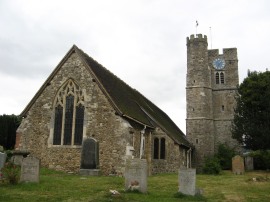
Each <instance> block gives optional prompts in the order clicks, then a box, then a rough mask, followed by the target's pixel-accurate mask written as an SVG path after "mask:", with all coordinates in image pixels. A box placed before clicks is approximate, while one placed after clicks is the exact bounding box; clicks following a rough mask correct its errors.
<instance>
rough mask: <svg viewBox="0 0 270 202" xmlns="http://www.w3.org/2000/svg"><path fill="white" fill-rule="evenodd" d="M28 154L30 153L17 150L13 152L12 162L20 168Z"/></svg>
mask: <svg viewBox="0 0 270 202" xmlns="http://www.w3.org/2000/svg"><path fill="white" fill-rule="evenodd" d="M28 154H29V152H27V151H21V150H15V151H13V152H12V157H11V162H13V163H14V164H15V165H19V166H20V165H21V164H22V160H23V159H24V158H25V157H27V155H28Z"/></svg>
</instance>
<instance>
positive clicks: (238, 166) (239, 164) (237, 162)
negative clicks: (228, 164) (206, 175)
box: [232, 155, 245, 175]
mask: <svg viewBox="0 0 270 202" xmlns="http://www.w3.org/2000/svg"><path fill="white" fill-rule="evenodd" d="M232 172H233V173H234V174H236V175H242V174H244V172H245V166H244V159H243V157H241V156H239V155H237V156H235V157H233V158H232Z"/></svg>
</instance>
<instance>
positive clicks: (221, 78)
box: [220, 72, 224, 84]
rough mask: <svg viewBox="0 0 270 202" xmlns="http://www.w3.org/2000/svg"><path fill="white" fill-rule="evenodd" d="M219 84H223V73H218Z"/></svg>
mask: <svg viewBox="0 0 270 202" xmlns="http://www.w3.org/2000/svg"><path fill="white" fill-rule="evenodd" d="M220 83H221V84H224V73H223V72H221V73H220Z"/></svg>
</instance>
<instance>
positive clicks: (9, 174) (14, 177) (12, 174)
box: [1, 162, 20, 184]
mask: <svg viewBox="0 0 270 202" xmlns="http://www.w3.org/2000/svg"><path fill="white" fill-rule="evenodd" d="M1 171H2V175H3V177H4V178H5V179H6V180H7V181H8V182H9V183H10V184H17V183H18V182H19V177H20V166H17V165H15V164H14V163H11V162H6V163H5V165H4V167H3V168H2V169H1Z"/></svg>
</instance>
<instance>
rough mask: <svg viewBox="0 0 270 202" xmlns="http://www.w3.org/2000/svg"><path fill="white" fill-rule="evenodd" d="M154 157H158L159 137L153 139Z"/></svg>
mask: <svg viewBox="0 0 270 202" xmlns="http://www.w3.org/2000/svg"><path fill="white" fill-rule="evenodd" d="M154 159H159V139H158V138H155V139H154Z"/></svg>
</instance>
